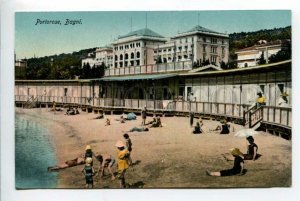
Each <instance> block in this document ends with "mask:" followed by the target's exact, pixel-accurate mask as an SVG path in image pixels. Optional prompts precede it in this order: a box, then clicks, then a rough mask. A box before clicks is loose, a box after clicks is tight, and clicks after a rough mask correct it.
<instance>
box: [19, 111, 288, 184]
mask: <svg viewBox="0 0 300 201" xmlns="http://www.w3.org/2000/svg"><path fill="white" fill-rule="evenodd" d="M16 110H21V111H23V112H24V113H26V114H28V115H31V116H32V117H34V118H37V120H38V121H39V122H42V123H43V125H45V126H47V128H49V131H50V133H51V136H50V137H51V139H52V140H53V143H54V148H55V149H56V156H57V161H58V163H61V162H64V161H66V160H69V159H73V158H75V157H77V156H80V155H82V154H83V153H84V150H85V146H86V145H87V144H90V145H91V146H92V148H93V151H94V152H95V153H109V154H111V155H112V156H113V157H115V158H116V153H117V150H116V148H115V146H114V145H115V142H116V141H117V140H123V137H122V134H123V133H124V131H127V130H129V129H130V128H132V127H134V126H139V125H140V123H141V117H140V116H137V120H134V121H127V122H126V123H125V124H120V123H119V122H117V121H115V120H114V119H116V118H118V117H119V115H107V116H106V117H109V118H110V120H111V122H112V125H111V126H104V121H105V120H104V119H100V120H91V119H92V118H93V117H96V116H97V114H93V113H86V112H81V111H80V114H79V115H74V116H68V115H64V113H65V112H64V111H63V112H56V114H54V113H53V112H48V110H49V109H46V108H37V109H30V110H28V109H27V110H26V109H19V108H18V109H16ZM149 120H150V118H147V121H149ZM195 121H196V120H195ZM195 121H194V122H195ZM162 122H163V125H164V126H163V127H162V128H150V131H149V132H141V133H137V132H134V133H129V135H130V138H131V139H132V142H133V152H132V158H133V161H134V162H137V163H138V164H137V165H135V166H134V168H133V169H129V170H128V171H127V173H126V178H127V182H128V183H130V185H131V187H132V188H227V187H229V188H241V187H250V188H252V187H263V188H265V187H289V186H291V179H292V177H291V163H292V154H291V146H292V142H291V141H287V140H285V139H282V138H280V137H276V136H272V135H270V134H267V133H264V132H261V134H259V135H257V136H255V137H254V138H255V141H256V143H257V144H258V146H259V150H258V153H261V154H262V155H263V156H262V157H261V158H260V159H259V160H257V161H246V162H245V166H246V169H248V172H247V174H246V175H245V176H243V177H227V178H226V179H225V180H224V178H212V177H208V176H206V175H205V170H206V169H209V170H213V171H215V170H220V169H228V168H231V167H232V163H231V162H226V161H224V160H223V159H222V157H221V154H222V153H226V152H228V150H229V149H230V148H232V147H235V146H236V147H239V148H240V149H241V150H242V151H243V152H244V151H245V146H246V144H245V143H246V141H245V139H242V138H238V137H234V133H231V134H229V135H219V134H216V133H204V134H200V135H192V134H191V129H192V128H190V126H189V123H188V122H189V119H188V118H186V117H162ZM218 123H219V122H216V121H210V120H204V124H205V126H206V127H207V129H213V128H215V127H216V125H218ZM235 127H236V129H237V130H238V129H240V128H242V126H239V125H235ZM53 165H55V164H53ZM98 166H99V165H98V163H97V162H96V163H94V169H95V171H97V169H98ZM82 168H83V165H80V166H75V167H71V168H68V169H64V170H61V171H59V175H58V177H59V178H58V186H57V188H75V189H78V188H80V189H81V188H84V185H85V180H84V176H83V174H82V173H81V170H82ZM113 170H114V171H116V167H114V169H113ZM278 172H280V173H278ZM274 174H276V175H278V176H277V177H276V178H272V176H273V175H274ZM265 178H267V179H265ZM94 184H95V188H113V189H114V188H119V185H118V181H117V180H115V181H110V178H109V176H108V175H107V176H105V177H104V179H101V180H99V178H98V177H94Z"/></svg>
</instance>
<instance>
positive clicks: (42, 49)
mask: <svg viewBox="0 0 300 201" xmlns="http://www.w3.org/2000/svg"><path fill="white" fill-rule="evenodd" d="M38 19H39V20H41V21H42V20H60V21H61V25H57V24H39V23H38V24H36V23H37V20H38ZM67 19H69V20H81V24H76V25H70V24H69V25H64V24H65V21H66V20H67ZM197 25H200V26H203V27H205V28H208V29H211V30H214V31H218V32H221V33H228V34H229V33H234V32H242V31H244V32H248V31H257V30H261V29H272V28H275V27H276V28H279V27H286V26H290V25H291V12H290V11H289V10H235V11H228V10H227V11H147V12H144V11H133V12H132V11H131V12H130V11H114V12H108V11H106V12H104V11H101V12H16V13H15V53H16V58H17V59H23V58H31V57H33V56H34V55H35V56H36V57H42V56H50V55H54V54H61V53H71V52H73V51H79V50H81V49H87V48H93V47H101V46H105V45H109V44H110V43H111V42H112V41H113V40H115V39H117V37H118V36H120V35H124V34H127V33H129V32H130V31H131V30H133V31H134V30H138V29H142V28H145V27H146V26H147V27H148V28H150V29H152V30H153V31H155V32H157V33H159V34H160V35H162V36H165V37H171V36H174V35H176V34H177V33H178V32H184V31H187V30H190V29H192V28H193V27H195V26H197Z"/></svg>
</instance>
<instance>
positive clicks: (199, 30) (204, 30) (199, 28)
mask: <svg viewBox="0 0 300 201" xmlns="http://www.w3.org/2000/svg"><path fill="white" fill-rule="evenodd" d="M195 33H202V34H212V35H218V36H223V37H229V36H228V34H225V33H220V32H217V31H213V30H211V29H207V28H205V27H202V26H199V25H197V26H195V27H193V28H192V29H190V30H188V31H185V32H181V33H179V34H177V35H176V36H175V38H176V37H178V36H184V35H190V34H195Z"/></svg>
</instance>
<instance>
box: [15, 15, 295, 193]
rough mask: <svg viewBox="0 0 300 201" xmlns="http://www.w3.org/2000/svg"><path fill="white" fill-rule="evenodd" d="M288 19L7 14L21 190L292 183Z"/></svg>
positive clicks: (273, 16)
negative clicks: (12, 19)
mask: <svg viewBox="0 0 300 201" xmlns="http://www.w3.org/2000/svg"><path fill="white" fill-rule="evenodd" d="M291 30H292V23H291V10H210V11H205V10H191V11H178V10H173V11H122V12H121V11H94V12H91V11H89V12H87V11H86V12H15V50H14V64H15V86H14V98H15V100H14V101H15V188H16V189H17V190H22V189H37V188H38V189H40V188H46V189H48V188H51V189H59V188H63V189H86V188H94V189H106V188H109V189H121V188H122V189H123V188H126V189H141V188H144V189H162V188H171V189H174V188H176V189H177V188H178V189H182V188H193V189H195V188H196V189H207V188H209V189H211V188H213V189H216V188H270V187H291V186H292V140H293V136H292V117H293V115H292V103H293V97H292V74H291V72H292V54H291V52H292V51H291V47H292V42H293V41H292V32H291Z"/></svg>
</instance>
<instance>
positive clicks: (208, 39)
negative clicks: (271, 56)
mask: <svg viewBox="0 0 300 201" xmlns="http://www.w3.org/2000/svg"><path fill="white" fill-rule="evenodd" d="M228 57H229V36H228V34H224V33H219V32H216V31H212V30H209V29H207V28H204V27H201V26H196V27H194V28H192V29H190V30H188V31H185V32H182V33H178V34H176V35H175V36H174V37H171V38H166V37H164V36H162V35H160V34H158V33H156V32H154V31H153V30H151V29H149V28H143V29H139V30H136V31H131V32H129V33H128V34H125V35H122V36H119V37H118V39H117V40H115V41H114V42H113V43H112V48H110V47H104V48H98V49H97V50H96V55H95V56H93V57H88V58H86V59H83V60H82V66H83V65H84V64H87V63H89V64H90V66H93V65H101V64H102V63H104V64H105V65H106V66H107V67H108V69H106V71H105V76H113V75H126V74H144V73H160V72H166V71H186V70H192V68H193V65H194V66H202V64H203V63H205V65H207V64H212V65H215V66H219V67H220V66H221V64H222V62H223V63H227V62H228Z"/></svg>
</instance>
